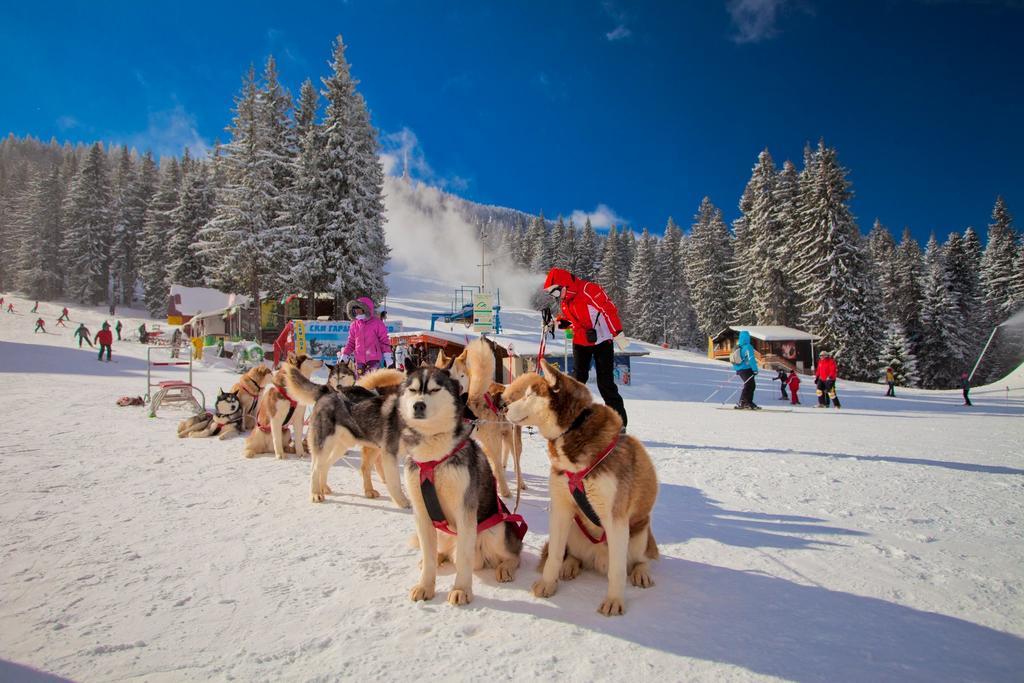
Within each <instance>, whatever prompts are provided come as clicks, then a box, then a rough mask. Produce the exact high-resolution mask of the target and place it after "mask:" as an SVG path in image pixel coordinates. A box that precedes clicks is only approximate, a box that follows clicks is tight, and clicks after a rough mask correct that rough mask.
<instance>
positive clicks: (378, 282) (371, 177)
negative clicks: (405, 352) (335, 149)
mask: <svg viewBox="0 0 1024 683" xmlns="http://www.w3.org/2000/svg"><path fill="white" fill-rule="evenodd" d="M353 106H354V107H355V110H356V116H355V123H356V139H357V140H358V141H359V144H358V147H357V154H356V155H354V156H353V158H352V162H353V163H352V167H351V171H350V177H351V178H352V179H353V183H352V184H351V186H350V191H351V193H352V203H353V206H354V207H355V215H356V221H357V222H356V225H355V230H354V234H355V237H356V239H355V242H354V245H353V247H354V248H353V249H352V251H351V252H350V257H349V269H350V272H352V273H353V274H355V275H357V276H358V277H356V278H353V279H352V280H351V282H350V290H349V292H348V296H349V297H350V298H354V297H356V296H369V297H370V298H371V299H373V300H374V301H381V300H382V299H383V298H384V297H385V296H386V295H387V292H388V289H387V284H386V283H385V281H384V274H385V273H384V267H385V265H386V264H387V262H388V259H389V258H390V253H391V250H390V248H388V246H387V241H386V239H385V236H384V166H383V165H382V164H381V160H380V144H379V142H378V137H377V129H376V128H374V127H373V124H372V123H371V122H370V112H369V109H367V107H366V101H365V100H364V99H363V96H362V95H360V94H359V93H358V92H356V93H355V94H354V101H353Z"/></svg>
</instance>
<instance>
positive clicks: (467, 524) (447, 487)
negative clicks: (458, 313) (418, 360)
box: [397, 368, 526, 605]
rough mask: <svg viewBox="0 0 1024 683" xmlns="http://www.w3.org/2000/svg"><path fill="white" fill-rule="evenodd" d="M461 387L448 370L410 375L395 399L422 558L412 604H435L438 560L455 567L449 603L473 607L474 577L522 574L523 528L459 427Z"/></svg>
mask: <svg viewBox="0 0 1024 683" xmlns="http://www.w3.org/2000/svg"><path fill="white" fill-rule="evenodd" d="M460 393H461V392H460V387H459V384H458V383H457V382H456V381H455V380H453V379H452V377H451V376H450V375H449V373H448V372H447V371H446V370H441V369H439V368H420V369H416V370H413V371H412V372H411V373H410V375H409V377H408V379H406V381H405V383H404V384H403V385H402V391H401V393H400V394H399V396H398V406H397V417H398V419H399V422H400V424H401V438H400V452H402V453H407V454H408V455H409V460H408V461H407V465H406V470H405V483H406V488H408V490H409V498H410V499H411V500H412V507H413V513H414V514H415V517H416V535H417V537H418V539H419V546H420V549H421V551H422V553H423V559H422V564H421V572H422V573H421V575H420V581H419V583H418V584H416V586H415V587H413V589H412V590H411V591H410V593H409V597H411V598H412V599H413V600H430V599H431V598H433V597H434V591H435V583H436V579H437V564H438V560H439V559H447V558H451V559H452V560H453V562H454V563H455V585H454V587H453V588H452V590H451V592H449V593H448V602H449V603H450V604H453V605H464V604H466V603H469V602H470V601H471V600H472V599H473V571H474V569H483V568H484V567H491V568H493V569H494V570H495V578H496V579H497V580H498V581H500V582H506V581H511V580H512V579H513V578H515V571H516V569H517V568H518V567H519V555H520V553H521V551H522V547H523V541H522V539H523V535H524V534H525V533H526V525H525V523H523V521H522V517H519V516H518V515H511V514H509V512H508V510H507V509H506V508H505V506H504V503H502V501H501V499H500V498H499V497H498V490H497V484H496V482H495V480H494V475H493V473H492V472H491V467H490V465H489V464H488V463H487V459H486V458H485V457H484V455H483V453H482V452H481V450H480V447H479V446H478V445H477V444H476V442H475V441H474V440H473V439H472V438H470V425H468V424H467V423H466V422H464V421H463V419H462V411H463V407H464V404H463V403H462V401H461V400H460Z"/></svg>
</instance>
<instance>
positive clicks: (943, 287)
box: [915, 233, 965, 389]
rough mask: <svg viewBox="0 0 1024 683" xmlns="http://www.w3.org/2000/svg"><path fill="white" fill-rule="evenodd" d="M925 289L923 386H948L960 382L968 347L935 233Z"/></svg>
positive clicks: (920, 362)
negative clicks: (962, 334)
mask: <svg viewBox="0 0 1024 683" xmlns="http://www.w3.org/2000/svg"><path fill="white" fill-rule="evenodd" d="M922 291H923V293H924V298H923V299H922V301H921V339H920V341H919V342H918V345H917V350H916V353H915V355H916V356H917V367H918V372H919V373H920V375H921V386H923V387H924V388H925V389H948V388H951V387H953V386H955V385H956V380H957V378H959V376H960V372H962V371H963V365H964V351H965V348H964V344H963V342H962V340H961V337H960V335H961V325H960V322H959V315H958V311H957V303H956V300H955V299H954V297H953V296H952V294H951V292H950V286H949V277H948V274H947V272H946V264H945V259H944V257H943V254H942V249H941V248H940V247H939V243H938V240H936V239H935V233H932V235H931V237H930V238H929V240H928V246H927V248H926V249H925V268H924V280H923V282H922Z"/></svg>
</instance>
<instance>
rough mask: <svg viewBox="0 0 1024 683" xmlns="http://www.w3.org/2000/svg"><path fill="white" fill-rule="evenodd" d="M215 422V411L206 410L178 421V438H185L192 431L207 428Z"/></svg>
mask: <svg viewBox="0 0 1024 683" xmlns="http://www.w3.org/2000/svg"><path fill="white" fill-rule="evenodd" d="M211 422H213V413H207V412H205V411H203V412H201V413H199V414H198V415H193V416H192V417H187V418H185V419H184V420H182V421H181V422H179V423H178V438H179V439H184V438H185V437H187V436H188V435H189V434H191V433H192V432H198V431H202V430H204V429H206V428H207V427H209V426H210V423H211Z"/></svg>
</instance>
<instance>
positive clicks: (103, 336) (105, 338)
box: [95, 322, 114, 363]
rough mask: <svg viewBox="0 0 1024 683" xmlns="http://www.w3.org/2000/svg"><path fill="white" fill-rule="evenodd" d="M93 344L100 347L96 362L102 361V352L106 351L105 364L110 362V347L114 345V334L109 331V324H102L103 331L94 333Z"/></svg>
mask: <svg viewBox="0 0 1024 683" xmlns="http://www.w3.org/2000/svg"><path fill="white" fill-rule="evenodd" d="M95 342H96V343H97V344H99V345H100V355H99V356H97V357H96V360H103V351H104V349H106V351H107V362H108V363H109V362H110V346H111V345H112V344H113V343H114V334H113V333H112V332H111V331H110V323H107V322H105V323H103V329H102V330H100V331H99V332H97V333H96V339H95Z"/></svg>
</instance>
